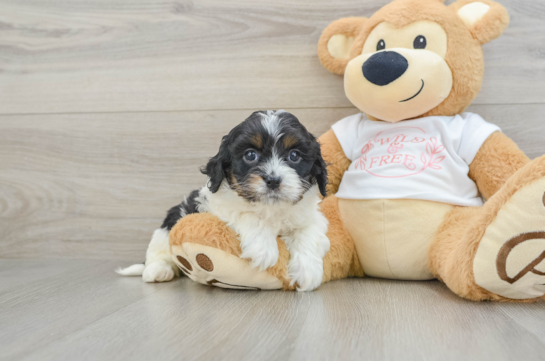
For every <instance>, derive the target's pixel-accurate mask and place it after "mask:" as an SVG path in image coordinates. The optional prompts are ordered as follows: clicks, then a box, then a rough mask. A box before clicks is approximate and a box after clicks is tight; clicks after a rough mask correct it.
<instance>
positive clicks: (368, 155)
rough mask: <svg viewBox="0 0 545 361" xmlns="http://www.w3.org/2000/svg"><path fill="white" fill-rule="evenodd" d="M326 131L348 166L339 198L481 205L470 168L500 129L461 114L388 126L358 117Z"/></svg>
mask: <svg viewBox="0 0 545 361" xmlns="http://www.w3.org/2000/svg"><path fill="white" fill-rule="evenodd" d="M331 128H332V129H333V131H334V132H335V135H336V136H337V139H338V140H339V143H340V144H341V146H342V148H343V150H344V153H345V154H346V157H347V158H348V159H350V160H351V161H352V164H351V165H350V167H349V168H348V170H347V171H346V172H345V173H344V176H343V179H342V181H341V184H340V187H339V191H338V192H337V194H336V195H337V197H338V198H344V199H423V200H428V201H436V202H442V203H449V204H454V205H459V206H480V205H482V200H481V198H480V197H479V194H478V193H479V192H478V190H477V186H476V185H475V182H473V181H472V180H471V179H470V178H469V176H468V172H469V164H471V162H472V161H473V158H475V155H476V154H477V152H478V151H479V149H480V148H481V146H482V144H483V143H484V141H485V140H486V139H487V138H488V137H489V136H490V135H491V134H492V133H494V132H496V131H499V130H500V128H498V127H497V126H496V125H493V124H490V123H487V122H486V121H485V120H484V119H483V118H481V117H480V116H479V115H477V114H473V113H462V114H460V115H456V116H453V117H442V116H431V117H425V118H419V119H413V120H406V121H402V122H399V123H387V122H383V121H372V120H369V119H367V118H366V116H365V115H364V114H361V113H360V114H355V115H352V116H349V117H346V118H344V119H342V120H340V121H338V122H337V123H335V124H334V125H333V126H332V127H331Z"/></svg>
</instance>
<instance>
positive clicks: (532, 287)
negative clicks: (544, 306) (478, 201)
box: [429, 157, 545, 301]
mask: <svg viewBox="0 0 545 361" xmlns="http://www.w3.org/2000/svg"><path fill="white" fill-rule="evenodd" d="M429 260H430V269H431V270H432V272H433V273H434V274H435V275H436V276H437V277H438V278H439V279H441V280H442V281H443V282H445V284H446V285H447V286H448V287H449V288H450V289H451V290H452V291H454V292H455V293H456V294H458V295H460V296H462V297H465V298H468V299H471V300H497V301H531V300H535V299H539V298H542V297H543V295H544V294H545V157H541V158H538V159H535V160H534V161H532V162H530V163H529V164H527V165H526V166H524V167H523V168H522V169H520V170H519V171H518V172H517V173H515V174H514V175H513V176H512V177H511V178H509V180H508V181H507V182H506V184H505V185H504V186H503V187H502V188H501V189H500V190H499V191H498V192H497V193H496V194H494V195H493V196H492V197H490V199H489V200H488V201H487V202H486V204H485V205H484V206H483V207H478V208H462V207H458V208H455V209H454V210H452V211H451V212H450V213H449V214H448V215H447V217H446V218H445V221H444V222H443V224H442V226H441V227H440V229H439V230H438V233H437V235H436V239H435V241H434V243H433V244H432V246H431V247H430V253H429Z"/></svg>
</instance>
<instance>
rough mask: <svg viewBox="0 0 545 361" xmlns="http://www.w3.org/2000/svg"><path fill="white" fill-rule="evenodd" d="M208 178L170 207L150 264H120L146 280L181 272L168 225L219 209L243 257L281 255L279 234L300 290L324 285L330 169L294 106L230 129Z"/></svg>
mask: <svg viewBox="0 0 545 361" xmlns="http://www.w3.org/2000/svg"><path fill="white" fill-rule="evenodd" d="M201 171H202V173H204V174H206V175H207V176H208V184H207V185H206V186H204V187H203V188H201V189H200V190H195V191H193V192H191V194H190V195H189V197H187V198H186V199H185V200H184V201H183V202H182V203H181V204H179V205H177V206H175V207H173V208H171V209H170V210H169V211H168V214H167V217H166V219H165V220H164V222H163V225H162V226H161V228H160V229H157V230H156V231H155V232H154V234H153V238H152V240H151V242H150V244H149V247H148V250H147V253H146V263H145V265H140V266H138V265H135V266H131V267H129V268H126V269H121V270H118V273H120V274H123V275H140V274H142V277H143V280H144V281H146V282H163V281H170V280H171V279H172V278H173V277H174V276H175V275H177V274H178V273H177V272H178V268H177V267H176V265H175V264H174V262H173V261H172V258H171V255H170V251H169V240H168V233H169V231H170V229H171V228H172V227H174V225H175V224H176V222H178V220H179V219H180V218H182V217H184V216H186V215H187V214H191V213H201V212H209V213H212V214H214V215H216V216H217V217H218V218H220V219H221V220H222V221H224V222H226V223H227V225H228V226H229V227H231V228H232V229H234V230H235V231H236V232H237V233H238V235H239V238H240V243H241V248H242V255H241V257H242V258H246V259H249V260H250V261H251V264H252V266H254V267H259V268H260V269H261V270H265V269H267V268H269V267H271V266H274V265H275V264H276V262H277V261H278V246H277V242H276V237H277V236H280V237H281V238H282V240H283V241H284V242H285V244H286V246H287V248H288V250H289V252H290V260H289V263H288V273H289V277H290V278H291V281H292V284H293V283H295V282H296V283H297V285H298V290H299V291H309V290H313V289H315V288H317V287H318V286H320V284H321V282H322V276H323V258H324V256H325V254H326V253H327V252H328V251H329V239H328V238H327V236H326V233H327V227H328V221H327V219H326V218H325V217H324V215H323V214H322V213H321V212H320V211H319V208H318V203H319V202H320V194H322V195H323V196H325V195H326V184H327V172H326V165H325V163H324V160H323V158H322V155H321V152H320V145H319V144H318V142H317V140H316V138H315V137H314V136H313V135H312V134H310V133H309V132H308V131H307V130H306V128H305V127H304V126H303V125H302V124H301V123H300V122H299V120H298V119H297V118H296V117H295V116H294V115H292V114H290V113H288V112H285V111H282V110H278V111H270V110H269V111H260V112H255V113H253V114H252V115H250V117H249V118H247V119H246V120H245V121H244V122H242V123H241V124H239V125H238V126H236V127H235V128H233V130H231V132H230V133H229V134H228V135H226V136H224V137H223V140H222V142H221V146H220V149H219V152H218V154H217V155H215V156H214V157H213V158H211V159H210V161H209V162H208V164H207V165H206V166H205V167H203V169H202V170H201Z"/></svg>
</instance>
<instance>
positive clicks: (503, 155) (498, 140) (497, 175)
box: [469, 132, 530, 199]
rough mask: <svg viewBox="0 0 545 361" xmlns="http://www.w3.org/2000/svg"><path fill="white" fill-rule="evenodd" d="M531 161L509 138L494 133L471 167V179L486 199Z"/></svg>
mask: <svg viewBox="0 0 545 361" xmlns="http://www.w3.org/2000/svg"><path fill="white" fill-rule="evenodd" d="M528 162H530V159H529V158H528V157H527V156H526V155H525V154H524V153H523V152H522V151H521V150H520V149H519V147H518V146H517V145H516V144H515V142H513V141H512V140H511V139H509V137H507V136H506V135H505V134H503V133H501V132H496V133H493V134H492V135H491V136H490V137H488V139H487V140H486V141H485V142H484V143H483V145H482V147H481V149H479V151H478V152H477V155H476V156H475V158H474V159H473V162H471V164H470V165H469V177H470V178H471V179H472V180H473V181H474V182H475V183H476V184H477V188H478V189H479V191H480V192H481V194H482V196H483V197H484V198H485V199H488V198H490V197H491V196H492V195H494V193H496V192H497V191H498V190H499V189H500V188H501V187H502V186H503V185H504V184H505V182H506V181H507V179H508V178H509V177H511V176H512V175H513V174H515V172H516V171H517V170H519V169H520V168H522V167H523V166H524V165H526V164H527V163H528Z"/></svg>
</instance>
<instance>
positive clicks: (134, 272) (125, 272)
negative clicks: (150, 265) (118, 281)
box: [115, 263, 146, 276]
mask: <svg viewBox="0 0 545 361" xmlns="http://www.w3.org/2000/svg"><path fill="white" fill-rule="evenodd" d="M144 268H146V265H145V264H143V263H139V264H133V265H132V266H129V267H126V268H121V267H118V268H117V269H116V270H115V272H116V273H117V274H120V275H121V276H142V274H143V273H144Z"/></svg>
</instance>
